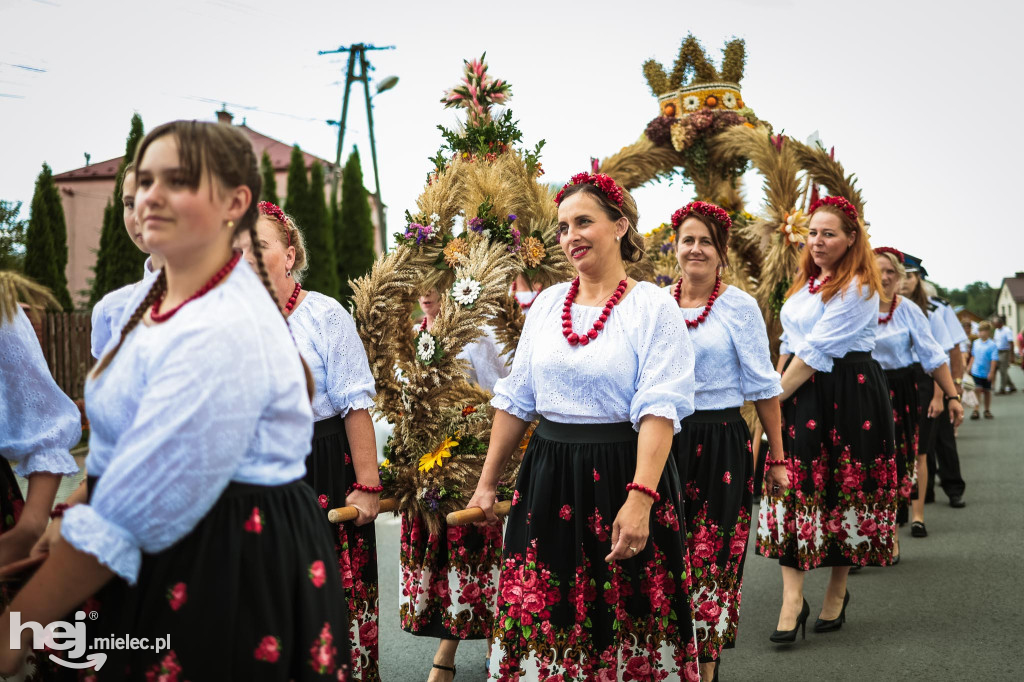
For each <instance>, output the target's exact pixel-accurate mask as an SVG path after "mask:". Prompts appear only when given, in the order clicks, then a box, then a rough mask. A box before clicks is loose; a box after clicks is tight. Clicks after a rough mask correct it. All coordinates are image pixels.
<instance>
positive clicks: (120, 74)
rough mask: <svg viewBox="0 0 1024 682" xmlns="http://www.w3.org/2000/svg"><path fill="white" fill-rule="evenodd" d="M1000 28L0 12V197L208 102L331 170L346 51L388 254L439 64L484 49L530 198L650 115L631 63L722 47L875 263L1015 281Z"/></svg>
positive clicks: (939, 15)
mask: <svg viewBox="0 0 1024 682" xmlns="http://www.w3.org/2000/svg"><path fill="white" fill-rule="evenodd" d="M1022 18H1024V11H1022V10H1021V9H1020V5H1019V4H1018V3H1007V2H1003V3H997V2H991V1H989V0H974V1H972V2H968V3H959V2H957V3H948V2H935V1H932V2H910V1H905V0H898V1H895V2H894V1H893V0H887V1H885V2H876V1H874V0H869V1H866V2H859V3H853V2H841V3H840V2H823V1H819V2H804V1H802V0H792V1H790V0H717V1H715V2H712V1H710V0H705V1H704V2H690V1H682V0H671V1H668V0H662V1H660V2H643V1H639V0H631V1H629V2H602V1H599V0H592V1H590V2H575V3H570V2H551V1H550V0H546V1H544V2H535V1H534V0H518V1H517V2H514V3H489V2H477V3H467V2H442V1H435V2H411V1H405V2H396V1H394V0H370V1H367V2H359V3H355V2H350V1H349V0H316V1H312V0H311V1H303V0H292V2H287V3H286V2H281V1H280V0H277V1H274V2H266V1H263V0H248V1H243V0H174V2H164V3H153V2H146V1H143V2H139V1H138V0H133V1H131V2H128V1H123V0H104V1H102V2H81V1H79V2H75V1H73V0H0V29H2V35H3V37H2V39H0V199H5V200H21V201H23V202H24V203H25V208H24V211H23V215H24V216H25V217H27V215H28V204H29V203H30V201H31V197H32V189H33V183H34V181H35V177H36V175H37V174H38V172H39V169H40V165H41V164H42V163H43V162H44V161H45V162H47V163H49V164H50V165H51V166H52V167H53V169H54V172H55V173H60V172H63V171H67V170H71V169H73V168H78V167H80V166H82V165H84V157H83V152H88V153H90V154H91V155H92V160H93V161H94V162H97V161H102V160H105V159H108V158H111V157H115V156H119V155H121V154H123V153H124V140H125V136H126V135H127V132H128V124H129V121H130V118H131V115H132V113H133V112H135V111H137V112H139V113H140V114H141V115H142V118H143V121H144V123H145V126H146V129H147V130H149V129H150V128H152V127H154V126H155V125H157V124H159V123H162V122H165V121H168V120H172V119H176V118H200V119H212V118H213V114H214V111H215V110H216V109H218V108H219V104H217V103H214V102H218V103H219V102H227V103H228V109H229V110H230V111H232V112H233V113H234V114H235V115H236V121H239V120H240V119H242V118H243V117H244V118H245V119H247V123H248V125H249V126H250V127H251V128H253V129H255V130H258V131H260V132H262V133H265V134H267V135H269V136H271V137H274V138H277V139H280V140H282V141H285V142H289V143H293V142H294V143H299V144H300V145H301V146H302V148H303V149H305V150H307V151H309V152H312V153H314V154H317V155H319V156H322V157H324V158H327V159H332V160H333V158H334V154H335V147H336V144H337V128H335V127H332V126H329V125H327V124H326V123H325V121H326V120H327V119H337V118H338V116H339V112H340V108H341V96H342V86H341V83H340V82H339V81H343V80H344V71H343V70H344V68H345V61H344V59H345V57H344V56H343V55H331V56H318V55H317V51H318V50H329V49H335V48H337V47H338V46H339V45H349V44H352V43H357V42H365V43H374V44H376V45H380V46H384V45H394V46H395V47H396V49H395V50H389V51H381V52H374V53H371V58H372V60H373V64H374V65H375V66H376V71H375V74H374V75H375V76H376V77H377V78H379V79H383V78H384V77H386V76H389V75H396V76H398V77H399V78H400V79H401V80H400V83H399V84H398V86H397V87H396V88H395V89H394V90H391V91H389V92H386V93H383V94H381V95H380V97H379V98H377V99H376V100H375V106H374V123H375V128H376V133H377V152H378V160H379V163H380V175H381V184H382V193H383V197H384V201H385V203H386V204H388V206H389V207H390V213H389V219H388V222H389V225H388V232H389V234H390V233H391V232H394V231H396V230H398V229H400V228H401V227H402V225H401V221H402V215H403V212H404V211H405V209H406V208H412V207H413V206H414V202H415V198H416V196H417V195H418V194H419V192H420V190H421V188H422V186H423V182H424V178H425V174H426V172H427V171H428V170H429V168H430V164H429V162H428V161H427V158H428V157H429V156H431V155H433V153H434V152H436V150H437V148H438V146H439V143H440V136H439V133H438V132H437V130H436V128H435V126H436V125H437V124H439V123H441V124H444V125H446V126H451V125H453V124H454V123H455V122H456V114H455V113H454V112H453V111H444V110H442V108H441V105H440V103H439V101H438V100H439V99H440V96H441V94H442V92H443V91H444V90H445V89H446V88H448V87H450V86H452V85H454V84H455V83H456V82H457V81H458V79H459V76H460V73H461V66H462V59H463V58H471V57H474V56H479V54H480V53H481V52H483V51H485V50H486V51H487V59H488V62H489V64H490V67H491V73H492V74H493V75H495V76H498V77H501V78H504V79H506V80H508V81H509V82H511V84H512V92H513V98H512V100H511V102H510V107H511V108H512V110H513V111H514V113H515V116H516V118H518V119H519V120H520V122H521V123H520V125H521V129H522V130H523V133H524V141H525V142H526V143H527V144H529V145H530V146H532V145H533V144H534V143H536V142H537V141H538V140H540V139H541V138H543V139H546V140H547V146H546V147H545V149H544V153H543V157H542V161H543V164H544V168H545V170H546V171H547V175H545V177H544V179H545V180H548V181H549V182H562V181H564V180H565V179H567V178H568V177H569V176H570V175H571V174H572V173H575V172H578V171H580V170H583V169H585V168H586V166H587V160H588V158H589V157H591V156H597V157H601V158H603V157H606V156H608V155H610V154H612V153H614V152H616V151H618V149H619V148H621V147H622V146H625V145H627V144H630V143H631V142H633V141H634V140H635V139H636V138H637V137H638V136H639V135H641V134H642V133H643V130H644V127H645V125H646V124H647V122H648V121H649V120H650V119H651V118H653V117H654V116H655V115H657V113H658V107H657V102H656V100H655V98H654V97H653V96H652V95H651V93H650V90H649V89H648V87H647V83H646V81H645V80H644V78H643V75H642V73H641V70H640V69H641V65H642V63H643V62H644V60H645V59H647V58H649V57H654V58H656V59H658V60H659V61H661V62H662V63H663V64H665V65H666V67H667V68H671V63H672V62H673V60H674V59H675V56H676V53H677V51H678V48H679V43H680V41H681V40H682V39H683V38H684V37H685V36H686V34H687V32H688V31H692V32H693V33H694V34H695V35H696V36H697V37H698V38H699V39H700V40H701V41H702V42H703V43H704V46H705V49H706V50H707V52H708V54H709V55H710V56H711V57H712V59H713V60H714V61H715V62H716V64H717V63H718V62H719V60H720V59H721V49H722V47H723V45H724V42H725V41H726V40H727V39H729V38H730V37H732V36H737V37H740V38H744V39H745V40H746V46H747V68H746V75H745V77H744V79H743V82H742V84H741V85H742V89H743V99H744V101H745V102H746V103H747V104H748V105H749V106H750V107H752V108H753V109H754V111H755V112H756V113H757V115H758V116H759V117H760V118H762V119H765V120H768V121H770V122H771V123H772V124H773V125H774V126H775V129H776V130H777V131H778V130H783V129H784V130H785V133H786V134H787V135H791V136H793V137H796V138H799V139H806V138H807V136H808V135H810V134H811V133H812V132H814V131H815V130H817V131H819V132H820V135H821V139H822V141H823V142H824V143H825V145H826V146H832V145H834V146H835V147H836V155H837V158H838V159H839V160H841V161H842V162H843V164H844V165H845V166H846V168H847V170H848V171H853V172H855V173H856V174H857V176H858V178H859V185H860V187H861V188H862V191H863V193H864V197H865V199H866V201H867V208H866V217H867V219H868V220H870V221H871V223H872V228H871V230H872V242H873V243H874V244H875V245H892V246H896V247H897V248H901V249H903V250H906V251H909V252H911V253H913V254H915V255H917V256H920V257H922V258H923V259H924V261H925V264H926V266H927V267H928V269H929V271H930V273H931V278H932V279H933V280H935V281H936V282H938V283H939V284H941V285H943V286H946V287H962V286H963V285H964V284H967V283H969V282H973V281H976V280H984V281H987V282H990V283H991V284H993V285H994V286H998V285H999V282H1000V281H1001V279H1002V278H1003V277H1004V276H1011V275H1012V274H1013V273H1014V271H1017V270H1024V248H1022V247H1024V238H1022V230H1021V227H1020V225H1019V222H1020V221H1019V218H1018V217H1017V215H1016V209H1015V208H1014V206H1016V205H1017V204H1019V201H1017V198H1018V195H1019V194H1020V192H1021V186H1022V183H1021V174H1020V170H1019V168H1020V163H1021V152H1022V151H1024V139H1022V138H1024V132H1022V131H1024V127H1022V126H1021V124H1020V122H1019V121H1016V120H1015V115H1016V113H1017V112H1018V108H1017V107H1018V105H1019V104H1020V103H1021V96H1020V88H1021V78H1020V75H1021V67H1020V64H1021V56H1020V48H1019V46H1020V38H1019V34H1020V25H1021V19H1022ZM204 100H209V101H204ZM366 133H367V124H366V116H365V108H364V106H363V102H362V100H361V99H357V100H354V101H353V102H352V103H351V104H350V111H349V129H348V131H347V133H346V141H345V147H346V150H345V154H346V155H347V153H348V151H349V150H350V149H351V145H352V144H356V145H358V147H359V149H360V153H361V155H362V159H363V168H364V173H365V178H366V185H367V187H368V188H370V189H371V190H372V189H373V176H372V171H371V166H370V153H369V145H368V142H367V140H368V138H367V134H366ZM748 180H749V181H750V182H748V185H747V189H746V196H747V197H748V202H749V203H748V206H747V208H748V210H751V211H752V212H756V211H757V210H758V206H757V205H756V202H759V200H760V192H759V189H758V186H757V185H758V179H757V176H756V175H749V176H748ZM751 182H752V183H753V184H751ZM635 196H636V198H637V203H638V205H639V207H640V219H641V225H640V229H641V231H646V230H648V229H650V228H652V227H655V226H656V225H657V224H658V223H660V222H663V221H665V220H667V219H668V217H669V216H670V215H671V213H672V211H673V210H675V209H676V208H678V207H679V206H680V205H682V204H683V203H684V202H685V201H687V200H688V199H689V198H691V192H690V190H689V189H688V188H686V187H684V186H682V185H681V184H680V183H678V182H676V183H674V185H672V186H669V185H667V184H660V185H659V184H655V185H651V186H648V187H644V188H641V189H639V190H637V191H636V192H635Z"/></svg>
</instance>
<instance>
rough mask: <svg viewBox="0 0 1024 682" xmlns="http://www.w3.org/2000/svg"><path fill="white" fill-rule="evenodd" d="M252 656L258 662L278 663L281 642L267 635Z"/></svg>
mask: <svg viewBox="0 0 1024 682" xmlns="http://www.w3.org/2000/svg"><path fill="white" fill-rule="evenodd" d="M252 655H253V658H255V659H256V660H257V661H266V662H267V663H277V659H278V658H280V656H281V640H280V639H278V638H277V637H274V636H273V635H267V636H266V637H264V638H263V639H261V640H260V643H259V645H258V646H257V647H256V650H255V651H253V652H252Z"/></svg>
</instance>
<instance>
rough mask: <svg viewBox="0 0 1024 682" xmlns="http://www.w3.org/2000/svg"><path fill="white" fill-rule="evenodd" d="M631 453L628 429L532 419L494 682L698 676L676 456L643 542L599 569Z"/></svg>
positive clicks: (509, 548)
mask: <svg viewBox="0 0 1024 682" xmlns="http://www.w3.org/2000/svg"><path fill="white" fill-rule="evenodd" d="M636 448H637V434H636V432H635V431H634V430H633V428H632V426H631V425H630V424H628V423H623V424H582V425H577V424H558V423H553V422H550V421H547V420H543V419H542V420H541V422H540V425H539V426H538V427H537V430H536V431H535V432H534V434H533V437H532V438H531V439H530V444H529V446H528V447H527V449H526V454H525V456H524V458H523V464H522V467H521V469H520V471H519V479H518V481H517V482H516V490H515V493H514V495H513V505H512V511H511V512H510V514H509V516H508V521H507V531H506V534H505V549H504V552H503V554H502V569H501V583H500V585H499V593H498V617H497V622H496V624H495V633H494V650H493V653H492V656H491V671H490V674H491V678H492V679H496V680H502V681H503V682H504V681H506V680H520V679H529V680H537V679H540V680H543V679H549V680H554V679H559V680H655V679H659V680H660V679H677V680H678V679H685V680H698V679H699V673H698V671H697V661H696V654H697V648H696V641H695V637H694V630H693V623H692V620H691V609H690V598H689V561H688V554H687V550H686V544H685V542H684V539H683V530H682V523H683V521H682V519H681V514H680V512H681V509H680V505H681V490H680V483H679V477H678V474H677V471H676V462H675V459H674V458H673V457H671V456H670V457H669V459H668V462H667V464H666V466H665V471H664V473H663V475H662V478H661V482H660V483H659V484H658V492H659V493H660V494H661V502H660V503H658V504H655V505H654V507H653V509H652V515H651V532H650V537H649V538H648V542H647V545H646V546H645V547H644V549H643V550H641V551H640V553H639V554H637V555H636V556H635V557H633V558H631V559H626V560H622V561H616V562H613V563H610V564H609V563H605V560H604V559H605V556H607V555H608V553H609V552H610V551H611V532H612V523H613V522H614V520H615V516H616V515H617V514H618V512H619V509H620V508H621V507H622V505H623V504H624V503H625V501H626V496H627V494H628V493H627V491H626V484H627V483H629V482H631V481H632V480H633V477H634V474H635V472H636V459H637V458H636V454H637V453H636Z"/></svg>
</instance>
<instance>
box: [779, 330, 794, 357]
mask: <svg viewBox="0 0 1024 682" xmlns="http://www.w3.org/2000/svg"><path fill="white" fill-rule="evenodd" d="M792 352H793V351H792V350H790V348H789V334H787V333H786V332H785V330H783V332H782V335H781V336H779V355H790V354H792Z"/></svg>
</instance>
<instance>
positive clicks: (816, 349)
mask: <svg viewBox="0 0 1024 682" xmlns="http://www.w3.org/2000/svg"><path fill="white" fill-rule="evenodd" d="M877 315H878V294H873V295H872V296H868V297H866V298H865V295H864V293H863V290H862V288H861V286H860V282H859V281H858V280H857V279H854V280H853V281H852V282H850V285H849V286H848V287H846V290H845V291H842V292H840V293H838V294H836V295H835V296H833V297H832V299H831V300H830V301H829V302H828V303H826V304H825V312H824V314H822V316H821V318H820V319H819V320H818V321H817V322H816V323H815V324H814V328H813V329H811V332H810V334H808V335H807V336H806V337H805V338H804V340H803V342H802V343H801V344H800V345H799V346H797V347H796V348H794V349H793V353H794V354H795V355H796V356H797V357H799V358H800V359H801V360H803V361H804V362H805V363H807V364H808V365H809V366H811V367H813V368H814V369H816V370H818V371H819V372H831V371H832V359H833V358H841V357H843V356H844V355H846V354H847V353H849V352H850V350H851V349H852V348H853V345H854V343H855V342H856V341H857V340H858V339H859V338H860V337H861V335H862V334H863V332H864V329H865V328H866V327H867V326H868V325H869V324H874V323H875V319H876V317H877Z"/></svg>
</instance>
